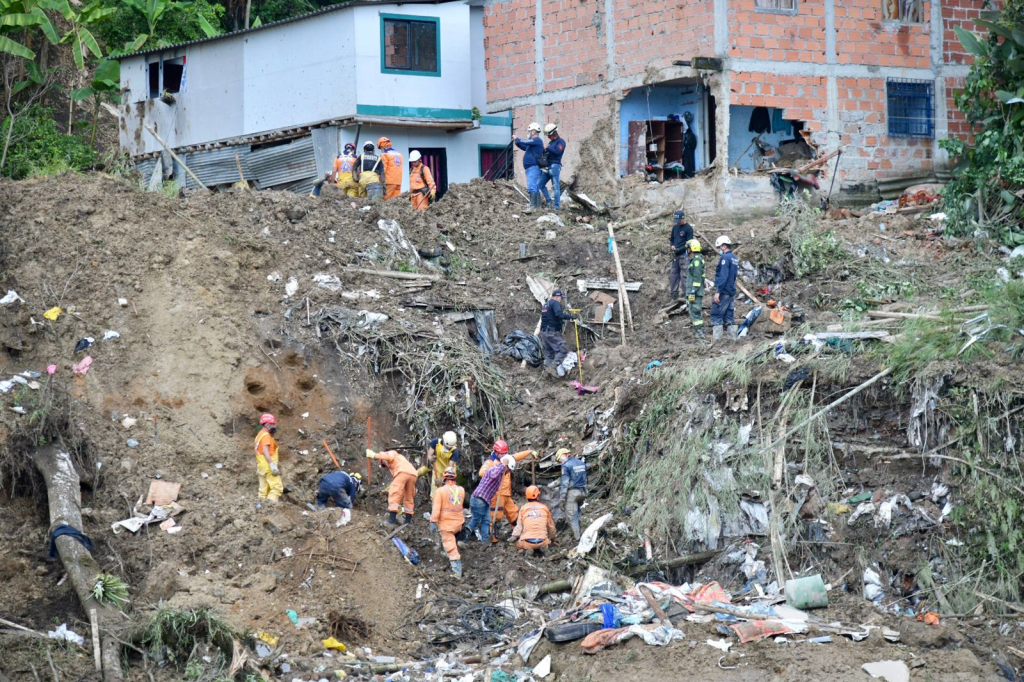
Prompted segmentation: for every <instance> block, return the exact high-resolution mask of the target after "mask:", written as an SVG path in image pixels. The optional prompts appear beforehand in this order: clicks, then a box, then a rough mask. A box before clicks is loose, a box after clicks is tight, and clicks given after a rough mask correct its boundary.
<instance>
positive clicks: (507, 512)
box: [479, 440, 537, 542]
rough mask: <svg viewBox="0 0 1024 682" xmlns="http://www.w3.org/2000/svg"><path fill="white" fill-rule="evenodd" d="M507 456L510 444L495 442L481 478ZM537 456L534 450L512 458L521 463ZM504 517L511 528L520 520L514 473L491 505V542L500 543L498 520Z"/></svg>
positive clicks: (507, 479)
mask: <svg viewBox="0 0 1024 682" xmlns="http://www.w3.org/2000/svg"><path fill="white" fill-rule="evenodd" d="M507 454H508V443H506V442H505V441H503V440H497V441H494V447H492V448H491V456H490V457H488V458H487V459H486V460H484V464H483V466H482V467H480V474H479V476H480V478H483V477H484V474H486V473H487V470H488V469H490V468H491V467H493V466H497V465H498V464H500V463H501V458H502V457H504V456H505V455H507ZM536 454H537V453H536V452H534V451H533V450H523V451H522V452H517V453H516V454H514V455H512V457H514V458H515V460H516V461H517V462H521V461H522V460H524V459H525V458H527V457H529V456H530V455H534V456H536ZM502 516H504V517H505V519H506V520H507V521H508V525H509V526H510V527H514V526H515V525H516V519H517V518H519V507H517V506H516V503H515V500H513V499H512V473H511V472H508V471H506V472H505V475H504V476H503V477H502V479H501V486H500V487H499V488H498V494H497V495H495V496H494V502H493V503H492V504H491V542H497V541H498V538H497V537H496V531H497V523H498V519H499V518H500V517H502Z"/></svg>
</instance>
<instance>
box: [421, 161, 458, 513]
mask: <svg viewBox="0 0 1024 682" xmlns="http://www.w3.org/2000/svg"><path fill="white" fill-rule="evenodd" d="M415 153H416V152H413V154H415ZM409 158H410V160H411V159H412V154H410V155H409ZM426 456H427V464H429V465H430V496H431V498H433V496H434V492H435V491H436V490H437V489H438V488H440V487H441V486H442V485H444V472H445V471H446V470H447V469H449V468H450V469H451V470H452V471H456V470H457V469H458V465H459V457H460V453H459V439H458V437H457V436H456V435H455V432H454V431H445V432H444V435H443V436H441V437H440V438H434V439H433V440H431V441H430V442H429V443H428V444H427V452H426Z"/></svg>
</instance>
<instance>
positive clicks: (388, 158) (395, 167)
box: [380, 148, 403, 185]
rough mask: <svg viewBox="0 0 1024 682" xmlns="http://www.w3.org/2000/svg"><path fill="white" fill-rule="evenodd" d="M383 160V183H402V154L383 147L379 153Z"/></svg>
mask: <svg viewBox="0 0 1024 682" xmlns="http://www.w3.org/2000/svg"><path fill="white" fill-rule="evenodd" d="M380 158H381V159H383V161H384V184H386V185H401V184H402V163H403V161H402V155H401V154H399V153H398V151H397V150H395V149H393V148H392V149H385V150H384V151H382V152H381V153H380Z"/></svg>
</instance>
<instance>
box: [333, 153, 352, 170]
mask: <svg viewBox="0 0 1024 682" xmlns="http://www.w3.org/2000/svg"><path fill="white" fill-rule="evenodd" d="M355 166H356V157H354V156H352V155H351V154H343V155H342V156H339V157H337V158H335V159H334V172H335V173H339V174H342V173H351V172H352V169H353V168H355Z"/></svg>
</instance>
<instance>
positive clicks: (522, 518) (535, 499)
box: [512, 485, 555, 555]
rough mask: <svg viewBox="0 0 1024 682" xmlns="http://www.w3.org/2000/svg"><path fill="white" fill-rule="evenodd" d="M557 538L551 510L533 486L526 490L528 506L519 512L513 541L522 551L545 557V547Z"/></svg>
mask: <svg viewBox="0 0 1024 682" xmlns="http://www.w3.org/2000/svg"><path fill="white" fill-rule="evenodd" d="M554 537H555V519H554V518H552V516H551V510H550V509H548V507H547V505H545V504H544V503H543V502H541V501H540V488H538V487H537V486H535V485H531V486H530V487H529V488H527V489H526V504H524V505H523V507H522V509H520V510H519V520H518V521H516V527H515V530H513V531H512V540H513V541H515V542H516V547H518V548H519V549H522V550H530V549H532V550H533V551H534V554H541V555H543V552H542V551H541V550H543V549H544V548H545V547H547V546H548V545H550V544H551V540H552V538H554Z"/></svg>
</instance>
